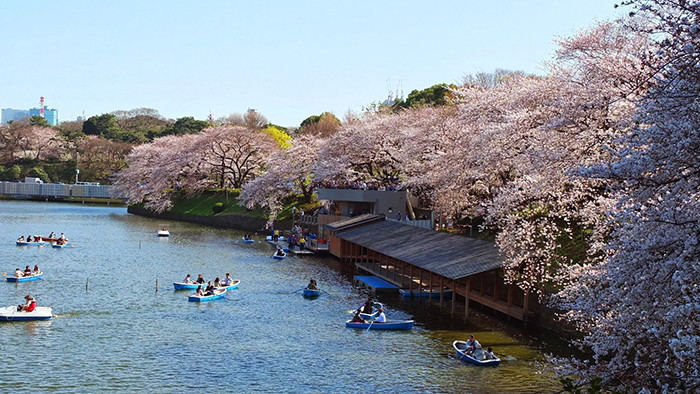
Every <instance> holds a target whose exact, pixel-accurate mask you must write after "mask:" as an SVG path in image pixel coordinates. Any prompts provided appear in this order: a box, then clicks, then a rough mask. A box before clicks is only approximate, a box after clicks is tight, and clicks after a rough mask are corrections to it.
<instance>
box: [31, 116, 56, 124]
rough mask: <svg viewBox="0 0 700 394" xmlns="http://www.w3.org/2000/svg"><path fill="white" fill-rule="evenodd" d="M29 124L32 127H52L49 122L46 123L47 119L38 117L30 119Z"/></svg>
mask: <svg viewBox="0 0 700 394" xmlns="http://www.w3.org/2000/svg"><path fill="white" fill-rule="evenodd" d="M29 124H30V125H32V126H41V127H51V125H50V124H49V122H47V121H46V119H44V118H43V117H41V116H38V115H34V116H32V117H30V118H29Z"/></svg>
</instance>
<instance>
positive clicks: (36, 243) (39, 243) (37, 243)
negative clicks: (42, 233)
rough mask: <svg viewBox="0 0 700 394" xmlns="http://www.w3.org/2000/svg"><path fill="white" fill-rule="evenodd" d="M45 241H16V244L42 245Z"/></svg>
mask: <svg viewBox="0 0 700 394" xmlns="http://www.w3.org/2000/svg"><path fill="white" fill-rule="evenodd" d="M44 244H45V242H23V241H17V246H42V245H44Z"/></svg>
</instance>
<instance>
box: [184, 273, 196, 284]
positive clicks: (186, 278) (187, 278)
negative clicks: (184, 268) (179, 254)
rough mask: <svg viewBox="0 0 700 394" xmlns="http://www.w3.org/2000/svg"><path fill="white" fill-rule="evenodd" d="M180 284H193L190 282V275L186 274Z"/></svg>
mask: <svg viewBox="0 0 700 394" xmlns="http://www.w3.org/2000/svg"><path fill="white" fill-rule="evenodd" d="M182 283H186V284H188V283H194V282H192V275H190V274H187V276H186V277H185V280H183V281H182Z"/></svg>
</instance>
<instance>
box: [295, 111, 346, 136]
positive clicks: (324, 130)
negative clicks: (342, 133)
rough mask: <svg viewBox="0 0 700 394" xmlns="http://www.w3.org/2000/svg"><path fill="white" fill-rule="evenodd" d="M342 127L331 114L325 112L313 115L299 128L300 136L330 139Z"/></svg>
mask: <svg viewBox="0 0 700 394" xmlns="http://www.w3.org/2000/svg"><path fill="white" fill-rule="evenodd" d="M340 126H342V123H341V122H340V120H339V119H338V118H336V116H335V115H333V113H331V112H324V113H322V114H321V115H312V116H309V117H308V118H306V119H304V121H303V122H301V125H300V126H299V134H308V135H315V136H319V137H328V136H331V135H333V134H335V133H336V132H337V131H338V130H339V129H340Z"/></svg>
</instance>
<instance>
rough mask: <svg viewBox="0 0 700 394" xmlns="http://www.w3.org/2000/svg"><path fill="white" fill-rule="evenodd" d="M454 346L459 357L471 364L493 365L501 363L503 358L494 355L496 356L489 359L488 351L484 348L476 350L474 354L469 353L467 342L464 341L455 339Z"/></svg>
mask: <svg viewBox="0 0 700 394" xmlns="http://www.w3.org/2000/svg"><path fill="white" fill-rule="evenodd" d="M452 347H453V348H455V350H456V351H457V358H458V359H460V360H462V361H466V362H468V363H470V364H474V365H481V366H484V367H487V366H493V367H495V366H496V365H498V364H500V363H501V359H500V358H498V357H496V356H493V357H494V358H492V359H489V360H487V359H486V352H485V351H484V349H481V348H478V349H475V350H474V354H469V353H467V352H466V350H467V343H466V342H464V341H454V342H452Z"/></svg>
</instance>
